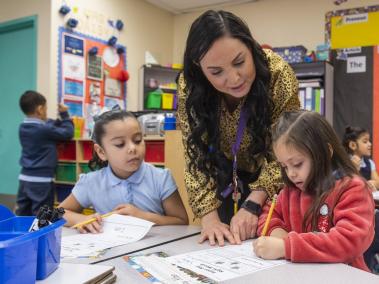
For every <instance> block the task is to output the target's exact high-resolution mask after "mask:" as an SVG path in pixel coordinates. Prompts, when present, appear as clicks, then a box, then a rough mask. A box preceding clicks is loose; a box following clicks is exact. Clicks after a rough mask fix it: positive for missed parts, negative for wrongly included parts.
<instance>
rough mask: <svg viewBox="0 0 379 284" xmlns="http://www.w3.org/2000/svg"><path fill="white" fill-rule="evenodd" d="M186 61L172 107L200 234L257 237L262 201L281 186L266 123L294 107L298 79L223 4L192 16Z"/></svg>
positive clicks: (203, 237) (234, 240) (220, 240)
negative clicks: (199, 224)
mask: <svg viewBox="0 0 379 284" xmlns="http://www.w3.org/2000/svg"><path fill="white" fill-rule="evenodd" d="M183 63H184V69H183V72H182V73H181V74H180V76H179V78H178V113H177V115H178V119H179V122H180V126H181V130H182V134H183V143H184V148H185V160H186V165H187V166H186V170H185V184H186V188H187V191H188V195H189V203H190V205H191V207H192V210H193V212H194V214H195V216H196V217H198V218H201V225H202V232H201V238H200V242H203V241H205V240H207V239H208V240H209V242H210V244H211V245H214V244H216V242H217V243H218V244H219V245H224V241H225V239H226V240H228V241H229V242H230V243H232V244H235V243H238V244H239V243H241V241H243V240H246V239H249V238H251V237H254V235H255V232H256V227H257V221H258V216H259V214H260V212H261V206H262V205H263V204H264V202H265V201H266V199H267V198H268V197H269V198H271V197H272V196H273V195H274V194H275V193H276V192H278V191H279V190H280V188H281V186H282V180H281V176H280V167H279V165H278V164H277V162H276V161H275V158H274V157H273V154H272V149H271V148H272V145H271V135H270V128H271V125H272V124H273V123H274V122H275V121H276V120H277V119H278V117H279V116H280V114H281V113H282V112H284V111H289V110H296V109H299V99H298V82H297V80H296V77H295V75H294V72H293V71H292V69H291V67H290V66H289V65H288V64H287V63H286V62H284V61H283V59H282V58H281V57H280V56H278V55H276V54H275V53H273V52H272V51H271V50H264V49H262V48H261V46H260V45H259V44H258V43H257V42H256V41H255V40H254V38H253V37H252V35H251V33H250V30H249V28H248V27H247V25H246V24H245V23H244V22H243V21H242V20H241V19H240V18H238V17H237V16H235V15H233V14H232V13H229V12H226V11H213V10H209V11H207V12H205V13H203V14H202V15H201V16H200V17H199V18H197V19H196V20H195V21H194V23H193V24H192V26H191V29H190V31H189V35H188V38H187V43H186V49H185V53H184V62H183Z"/></svg>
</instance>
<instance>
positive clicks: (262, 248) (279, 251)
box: [253, 237, 285, 259]
mask: <svg viewBox="0 0 379 284" xmlns="http://www.w3.org/2000/svg"><path fill="white" fill-rule="evenodd" d="M253 249H254V252H255V254H256V255H257V256H258V257H261V258H263V259H278V258H284V256H285V248H284V240H283V239H280V238H275V237H259V238H258V239H256V240H254V241H253Z"/></svg>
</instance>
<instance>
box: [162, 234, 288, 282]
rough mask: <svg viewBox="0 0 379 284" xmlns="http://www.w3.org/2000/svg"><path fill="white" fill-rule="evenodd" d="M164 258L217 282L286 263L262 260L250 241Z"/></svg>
mask: <svg viewBox="0 0 379 284" xmlns="http://www.w3.org/2000/svg"><path fill="white" fill-rule="evenodd" d="M164 260H165V261H167V262H169V263H171V264H172V265H175V266H177V267H182V268H186V269H189V270H191V271H194V272H196V273H198V274H201V275H203V276H206V277H208V278H210V279H212V280H215V281H217V282H219V281H225V280H229V279H233V278H238V277H241V276H244V275H247V274H251V273H254V272H257V271H260V270H262V269H267V268H272V267H274V266H278V265H283V264H285V263H287V261H285V260H264V259H261V258H259V257H257V256H256V255H255V254H254V251H253V246H252V241H247V242H244V243H243V244H242V245H229V246H225V247H217V248H212V249H207V250H200V251H194V252H190V253H184V254H180V255H175V256H170V257H167V258H165V259H164Z"/></svg>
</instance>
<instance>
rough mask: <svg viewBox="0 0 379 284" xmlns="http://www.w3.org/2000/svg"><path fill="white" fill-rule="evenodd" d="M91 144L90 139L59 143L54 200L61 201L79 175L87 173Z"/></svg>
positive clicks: (90, 156)
mask: <svg viewBox="0 0 379 284" xmlns="http://www.w3.org/2000/svg"><path fill="white" fill-rule="evenodd" d="M92 146H93V142H92V140H90V139H75V140H70V141H64V142H59V143H58V145H57V151H58V166H57V169H56V175H55V184H56V189H57V190H56V193H57V194H56V200H58V201H62V200H63V199H64V198H65V197H66V196H67V195H68V194H69V193H70V191H71V189H72V188H73V187H74V185H75V183H76V181H77V180H78V179H79V175H80V174H82V173H87V172H88V171H89V168H88V162H89V160H90V159H91V158H92Z"/></svg>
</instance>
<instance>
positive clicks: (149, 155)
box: [145, 141, 164, 163]
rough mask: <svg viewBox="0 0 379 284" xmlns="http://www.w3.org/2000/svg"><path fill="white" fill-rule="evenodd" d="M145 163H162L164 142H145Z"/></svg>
mask: <svg viewBox="0 0 379 284" xmlns="http://www.w3.org/2000/svg"><path fill="white" fill-rule="evenodd" d="M145 144H146V154H145V161H146V162H149V163H164V141H145Z"/></svg>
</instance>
